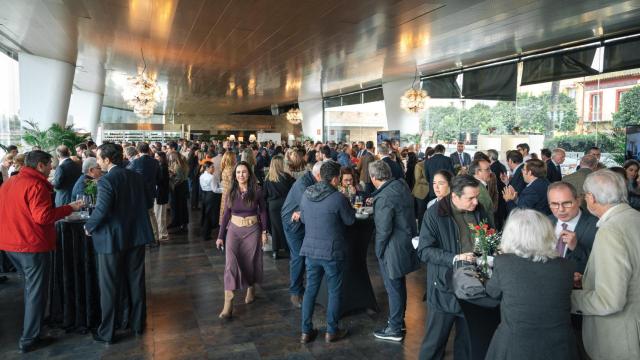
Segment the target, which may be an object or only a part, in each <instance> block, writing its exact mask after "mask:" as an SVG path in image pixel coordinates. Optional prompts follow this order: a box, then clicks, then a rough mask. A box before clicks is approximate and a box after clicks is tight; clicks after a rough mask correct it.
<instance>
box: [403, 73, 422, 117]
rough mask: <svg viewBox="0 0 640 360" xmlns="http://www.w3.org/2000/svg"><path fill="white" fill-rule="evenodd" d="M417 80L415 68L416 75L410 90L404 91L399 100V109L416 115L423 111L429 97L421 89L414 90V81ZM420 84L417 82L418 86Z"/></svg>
mask: <svg viewBox="0 0 640 360" xmlns="http://www.w3.org/2000/svg"><path fill="white" fill-rule="evenodd" d="M417 79H418V67H417V66H416V74H415V76H414V78H413V83H412V84H411V89H409V90H407V91H405V93H404V95H402V97H401V98H400V107H401V108H403V109H404V110H406V111H407V112H409V113H412V114H418V113H421V112H423V111H424V110H425V107H426V104H427V99H428V98H429V95H427V92H426V91H424V90H422V89H419V88H418V89H416V87H415V85H416V81H417ZM419 83H420V82H418V84H419Z"/></svg>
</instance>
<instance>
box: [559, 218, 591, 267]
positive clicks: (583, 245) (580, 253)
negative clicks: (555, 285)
mask: <svg viewBox="0 0 640 360" xmlns="http://www.w3.org/2000/svg"><path fill="white" fill-rule="evenodd" d="M549 220H551V223H552V224H553V226H554V228H555V226H556V224H557V223H558V219H557V218H556V217H555V216H553V215H549ZM597 223H598V218H597V217H595V216H593V215H591V213H589V212H588V211H584V210H583V211H582V213H581V214H580V219H579V220H578V223H577V224H576V228H575V229H574V232H575V233H576V238H577V239H578V244H577V245H576V248H575V249H574V250H573V251H572V250H570V249H569V248H567V252H566V255H565V256H564V257H565V258H566V259H569V260H571V261H573V262H574V263H575V264H576V271H577V272H579V273H581V274H583V273H584V269H585V267H587V261H588V260H589V255H590V254H591V248H592V247H593V240H594V239H595V237H596V232H597V231H598V228H597V227H596V224H597Z"/></svg>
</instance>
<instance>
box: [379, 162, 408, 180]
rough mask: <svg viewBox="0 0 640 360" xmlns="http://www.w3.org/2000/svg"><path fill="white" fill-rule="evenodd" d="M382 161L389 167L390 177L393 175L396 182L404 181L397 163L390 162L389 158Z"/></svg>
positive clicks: (402, 173)
mask: <svg viewBox="0 0 640 360" xmlns="http://www.w3.org/2000/svg"><path fill="white" fill-rule="evenodd" d="M382 161H384V162H385V163H387V165H389V167H390V168H391V175H393V177H394V178H395V179H396V180H400V179H404V172H403V171H402V168H401V167H400V165H399V164H398V163H397V162H395V161H393V160H391V158H390V157H386V158H383V159H382Z"/></svg>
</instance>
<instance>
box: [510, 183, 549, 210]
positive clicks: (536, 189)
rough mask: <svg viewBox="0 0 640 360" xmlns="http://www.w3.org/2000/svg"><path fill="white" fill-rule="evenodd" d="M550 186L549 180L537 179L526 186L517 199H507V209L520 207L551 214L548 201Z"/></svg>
mask: <svg viewBox="0 0 640 360" xmlns="http://www.w3.org/2000/svg"><path fill="white" fill-rule="evenodd" d="M548 187H549V180H547V179H544V178H543V179H535V180H534V181H533V182H532V183H531V184H529V186H527V187H525V188H524V190H522V192H521V193H518V198H517V199H516V200H515V201H513V200H510V201H507V210H508V211H509V212H511V210H513V209H515V208H516V207H519V208H523V209H533V210H537V211H539V212H541V213H543V214H545V215H549V214H551V210H549V203H548V202H547V188H548Z"/></svg>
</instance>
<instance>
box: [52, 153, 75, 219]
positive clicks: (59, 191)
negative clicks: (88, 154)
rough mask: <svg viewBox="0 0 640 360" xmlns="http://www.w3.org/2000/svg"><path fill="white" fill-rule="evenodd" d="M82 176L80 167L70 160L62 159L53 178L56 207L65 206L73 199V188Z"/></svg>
mask: <svg viewBox="0 0 640 360" xmlns="http://www.w3.org/2000/svg"><path fill="white" fill-rule="evenodd" d="M80 175H82V166H80V165H78V164H76V163H75V162H74V161H73V160H71V159H64V160H63V161H62V162H61V163H60V164H59V165H58V168H57V169H56V173H55V175H54V176H53V182H52V184H53V188H54V189H55V190H56V207H59V206H62V205H66V204H68V203H70V202H72V201H74V200H75V199H72V198H71V192H72V191H73V186H74V185H75V184H76V180H78V178H79V177H80Z"/></svg>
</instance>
